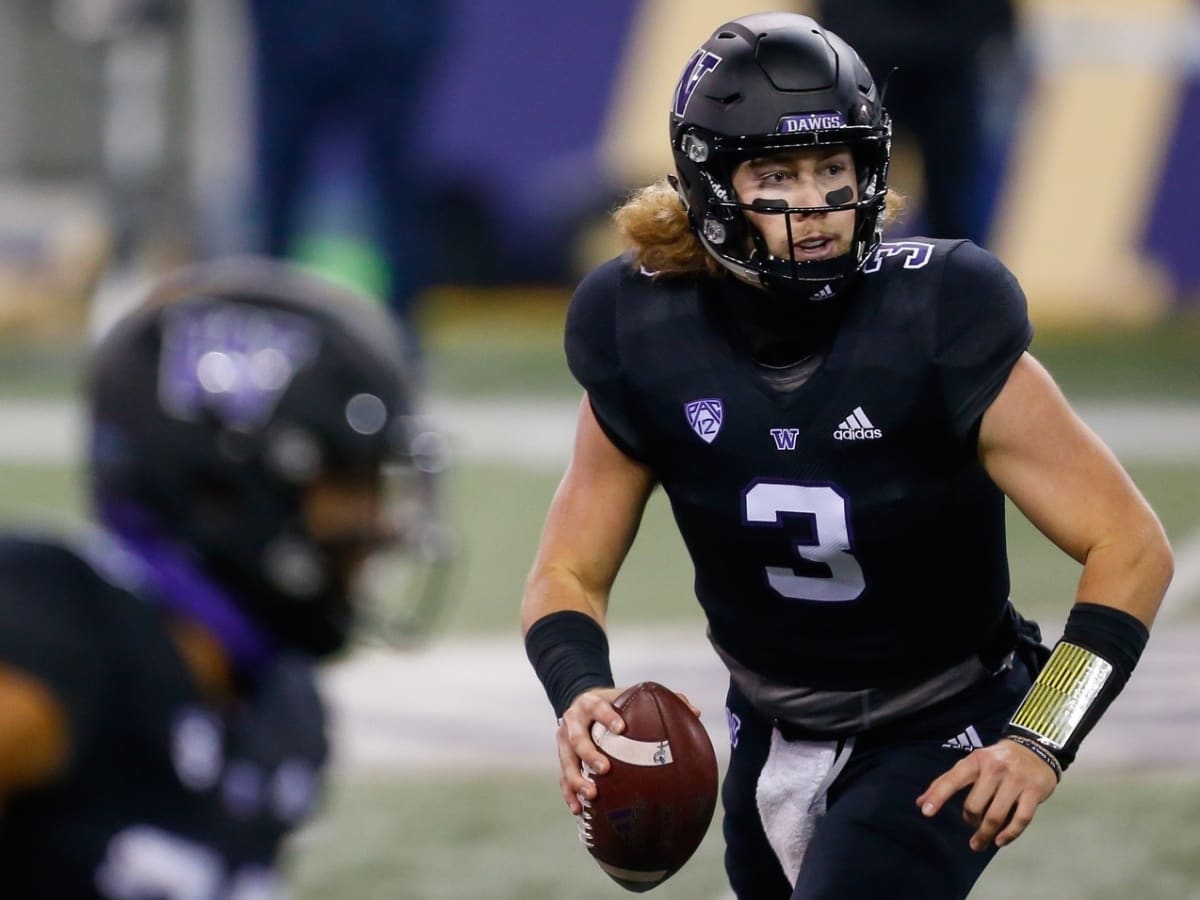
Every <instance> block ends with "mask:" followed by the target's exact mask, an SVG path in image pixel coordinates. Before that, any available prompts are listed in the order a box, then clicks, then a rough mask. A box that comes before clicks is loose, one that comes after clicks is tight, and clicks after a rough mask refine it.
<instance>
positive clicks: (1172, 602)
mask: <svg viewBox="0 0 1200 900" xmlns="http://www.w3.org/2000/svg"><path fill="white" fill-rule="evenodd" d="M1173 549H1174V551H1175V577H1174V578H1172V579H1171V586H1170V587H1169V588H1167V595H1166V597H1164V598H1163V605H1162V611H1161V612H1160V613H1159V617H1160V619H1165V620H1169V619H1173V618H1175V617H1176V616H1177V615H1178V614H1179V612H1180V611H1181V610H1182V609H1183V607H1184V606H1186V605H1187V604H1188V603H1193V602H1195V600H1196V598H1197V597H1200V528H1198V529H1196V530H1195V531H1193V532H1192V533H1191V534H1187V535H1184V537H1183V538H1182V539H1180V540H1176V541H1174V546H1173Z"/></svg>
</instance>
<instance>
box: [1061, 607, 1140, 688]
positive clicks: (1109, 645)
mask: <svg viewBox="0 0 1200 900" xmlns="http://www.w3.org/2000/svg"><path fill="white" fill-rule="evenodd" d="M1062 639H1063V640H1064V641H1069V642H1070V643H1072V644H1075V645H1076V646H1079V647H1083V648H1084V649H1085V650H1091V651H1092V652H1093V653H1095V654H1096V655H1097V656H1102V657H1104V658H1105V659H1107V660H1108V661H1109V662H1110V663H1112V666H1113V675H1114V676H1115V677H1117V678H1119V679H1120V681H1121V685H1122V686H1124V685H1125V682H1126V681H1128V680H1129V676H1130V675H1132V674H1133V667H1134V666H1136V665H1137V662H1138V660H1139V659H1140V658H1141V656H1142V651H1143V650H1145V649H1146V641H1148V640H1149V639H1150V630H1149V629H1148V628H1147V627H1146V626H1145V625H1143V624H1142V622H1141V620H1140V619H1136V618H1134V617H1133V616H1131V615H1130V614H1129V613H1127V612H1125V611H1124V610H1122V609H1116V608H1114V607H1112V606H1101V605H1100V604H1099V603H1076V604H1075V605H1074V606H1073V607H1071V614H1070V615H1069V616H1067V624H1066V627H1065V628H1064V629H1063V636H1062Z"/></svg>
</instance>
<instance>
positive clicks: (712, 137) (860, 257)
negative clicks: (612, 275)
mask: <svg viewBox="0 0 1200 900" xmlns="http://www.w3.org/2000/svg"><path fill="white" fill-rule="evenodd" d="M837 145H845V146H846V147H848V148H849V149H850V151H851V153H852V154H853V156H854V162H855V167H856V169H857V173H858V194H859V196H858V199H857V201H853V202H851V200H850V198H849V197H848V196H847V197H845V198H841V197H837V196H834V195H833V194H831V195H830V196H828V197H827V198H826V203H827V205H826V206H819V207H787V206H786V204H785V203H784V202H783V201H779V205H778V206H771V205H770V202H769V201H767V202H764V201H759V202H758V203H756V204H755V205H753V206H751V205H748V204H745V203H741V202H739V200H738V198H737V196H736V195H735V193H734V190H733V172H734V169H736V168H737V166H738V164H739V163H741V162H744V161H745V160H747V159H752V158H755V157H759V156H765V155H768V154H770V153H773V152H779V151H786V150H793V149H797V148H803V147H820V146H837ZM671 150H672V153H673V154H674V157H675V172H676V179H677V183H676V189H677V190H678V191H679V194H680V197H681V198H682V200H683V203H684V206H685V207H687V211H688V218H689V221H690V223H691V226H692V228H693V229H694V230H695V232H696V234H697V236H698V237H699V239H700V241H701V243H702V244H703V245H704V247H705V249H706V250H707V251H708V252H709V253H710V254H711V255H712V256H713V257H714V258H715V259H716V260H717V262H719V263H720V264H721V265H722V266H724V267H725V268H726V269H728V270H729V271H731V272H733V273H734V274H735V275H737V276H738V277H740V278H741V279H742V280H744V281H747V282H749V283H751V284H756V285H759V286H761V287H764V288H767V289H769V290H772V291H778V292H781V293H786V294H788V295H796V294H803V295H806V296H810V297H811V296H815V297H817V298H819V299H824V298H826V297H829V296H830V295H831V293H833V292H836V291H837V290H838V288H839V287H840V283H841V282H842V281H843V280H844V279H845V278H846V277H847V276H848V275H850V274H852V273H854V272H856V271H858V270H859V269H860V268H862V266H863V265H864V264H865V263H866V260H867V257H868V255H869V254H870V252H871V251H872V250H873V249H874V247H875V246H876V244H878V242H879V240H880V231H881V228H882V225H881V220H880V215H881V213H882V212H883V209H884V203H885V199H886V196H887V176H888V161H889V158H890V154H891V121H890V119H889V117H888V115H887V113H886V111H885V110H884V109H883V107H882V105H881V102H880V95H879V92H878V91H877V90H876V87H875V82H874V80H873V79H872V78H871V74H870V72H869V71H868V70H867V67H866V66H865V65H864V64H863V62H862V60H861V59H860V58H859V56H858V54H857V53H856V52H855V51H854V50H853V48H851V47H850V45H849V44H847V43H846V42H845V41H843V40H842V39H841V38H839V37H838V36H837V35H835V34H833V33H832V32H829V31H826V30H825V29H823V28H822V27H821V26H820V25H819V24H817V23H816V22H815V21H813V20H812V19H810V18H808V17H807V16H801V15H796V14H794V13H783V12H773V13H759V14H756V15H751V16H744V17H743V18H740V19H735V20H733V21H732V22H727V23H726V24H724V25H722V26H721V27H720V28H718V29H717V30H716V31H715V32H713V35H712V36H711V37H710V38H709V39H708V41H706V42H705V43H704V45H703V46H701V47H700V48H699V49H698V50H697V51H696V52H695V53H694V54H693V55H692V58H691V59H690V60H689V61H688V64H687V66H686V67H685V68H684V70H683V75H682V76H681V77H680V79H679V83H678V85H677V86H676V88H675V94H674V98H673V101H672V106H671ZM837 193H840V192H834V194H837ZM851 208H852V209H854V210H855V211H856V223H855V229H854V236H853V240H852V243H851V248H850V251H849V253H847V254H843V255H842V256H839V257H837V258H835V259H829V260H808V261H799V260H797V259H796V258H795V256H794V255H792V257H791V258H790V259H783V258H777V257H774V256H772V255H770V254H769V253H768V252H767V248H766V244H765V241H764V240H763V238H762V236H761V234H759V232H758V230H757V229H755V228H753V227H752V226H751V225H750V224H749V223H748V221H747V220H746V218H745V216H744V214H743V213H744V211H746V210H751V211H753V212H758V213H764V212H765V213H777V214H780V215H788V214H804V213H810V214H811V213H819V212H833V211H837V210H843V209H851ZM826 286H828V288H827V287H826Z"/></svg>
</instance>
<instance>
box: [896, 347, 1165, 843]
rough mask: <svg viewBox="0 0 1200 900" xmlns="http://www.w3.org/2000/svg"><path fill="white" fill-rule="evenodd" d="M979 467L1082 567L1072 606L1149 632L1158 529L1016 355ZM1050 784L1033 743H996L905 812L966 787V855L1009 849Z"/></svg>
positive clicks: (1109, 458)
mask: <svg viewBox="0 0 1200 900" xmlns="http://www.w3.org/2000/svg"><path fill="white" fill-rule="evenodd" d="M979 453H980V458H981V460H982V462H983V464H984V467H985V468H986V469H987V471H988V474H989V475H990V476H991V477H992V479H993V480H994V481H995V482H996V484H997V485H998V486H999V487H1000V488H1001V489H1002V490H1003V491H1004V492H1005V494H1006V495H1008V497H1010V498H1011V499H1012V501H1013V502H1014V503H1015V504H1016V505H1017V507H1018V508H1019V509H1020V510H1021V511H1022V513H1024V514H1025V516H1026V517H1027V518H1028V519H1029V520H1030V521H1031V522H1032V523H1033V524H1034V525H1035V526H1036V527H1037V528H1038V529H1039V530H1040V531H1042V533H1044V534H1045V535H1046V536H1047V537H1048V538H1050V540H1052V541H1053V542H1054V543H1055V544H1056V545H1057V546H1058V547H1059V548H1061V549H1062V550H1063V551H1064V552H1065V553H1067V554H1069V555H1070V556H1071V557H1072V558H1074V559H1075V560H1077V561H1078V562H1080V563H1082V564H1083V574H1082V576H1081V578H1080V580H1079V586H1078V591H1077V595H1076V602H1077V603H1083V604H1095V605H1098V606H1101V607H1109V608H1112V609H1114V610H1118V611H1120V612H1122V613H1126V614H1128V615H1129V616H1131V617H1133V618H1134V619H1136V620H1137V621H1139V622H1141V623H1142V624H1143V625H1144V626H1146V627H1147V628H1148V627H1149V626H1150V625H1151V624H1152V623H1153V621H1154V617H1155V614H1156V612H1157V611H1158V607H1159V605H1160V604H1161V602H1162V597H1163V594H1164V593H1165V591H1166V588H1167V585H1168V583H1169V582H1170V579H1171V574H1172V567H1173V563H1172V557H1171V551H1170V547H1169V545H1168V542H1167V539H1166V536H1165V534H1164V533H1163V529H1162V526H1161V525H1160V523H1159V521H1158V519H1157V517H1156V516H1155V515H1154V512H1153V511H1152V510H1151V509H1150V507H1149V505H1148V504H1147V503H1146V501H1145V500H1144V499H1143V497H1142V496H1141V494H1140V493H1139V492H1138V490H1137V488H1136V487H1135V486H1134V484H1133V482H1132V481H1131V480H1130V479H1129V477H1128V475H1127V474H1126V473H1125V471H1124V470H1123V469H1122V468H1121V466H1120V464H1119V463H1118V462H1117V460H1116V458H1115V457H1114V456H1113V454H1112V452H1111V451H1110V450H1109V449H1108V448H1107V447H1106V446H1105V445H1104V444H1103V442H1101V441H1100V439H1099V438H1097V437H1096V435H1095V434H1094V433H1093V432H1092V431H1091V430H1090V429H1089V428H1088V427H1087V425H1086V424H1084V423H1083V421H1082V420H1080V419H1079V417H1078V416H1077V415H1076V414H1075V413H1074V412H1073V411H1072V409H1071V408H1070V406H1069V404H1068V403H1067V401H1066V399H1065V398H1064V397H1063V395H1062V393H1061V392H1060V391H1059V389H1058V387H1057V386H1056V385H1055V384H1054V381H1053V380H1052V378H1051V377H1050V375H1049V374H1048V373H1047V372H1046V370H1045V369H1044V368H1043V367H1042V366H1041V365H1040V364H1039V363H1038V362H1037V361H1036V360H1035V359H1034V358H1033V357H1032V356H1030V355H1029V354H1028V353H1026V354H1025V355H1024V356H1022V357H1021V359H1020V360H1019V361H1018V362H1017V364H1016V365H1015V366H1014V367H1013V370H1012V372H1011V374H1010V375H1009V378H1008V381H1007V383H1006V385H1005V387H1004V389H1003V390H1002V391H1001V392H1000V394H999V395H998V396H997V398H996V400H995V401H994V402H993V404H992V405H991V406H990V407H989V409H988V411H987V412H986V413H985V414H984V417H983V421H982V424H981V428H980V436H979ZM1060 775H1061V771H1059V767H1058V764H1057V761H1056V760H1055V759H1054V758H1052V754H1049V753H1047V751H1046V750H1045V749H1044V748H1042V747H1041V746H1039V745H1038V744H1037V742H1035V741H1028V740H1023V739H1022V740H1019V742H1018V741H1014V740H1002V741H1000V742H999V743H997V744H994V745H992V746H990V747H985V748H983V749H981V750H977V751H975V752H974V753H972V754H971V755H970V756H968V757H967V758H966V759H964V760H962V761H961V762H960V763H958V764H957V765H956V766H955V767H954V768H953V769H951V770H950V771H949V772H947V773H946V774H945V775H943V776H941V777H940V778H938V779H936V780H935V781H934V782H933V783H932V784H931V785H930V786H929V789H928V790H927V791H926V792H925V793H924V794H922V795H921V797H919V798H918V800H917V803H918V805H919V806H921V808H922V810H923V812H925V814H926V815H934V814H936V812H937V811H938V810H939V809H941V807H942V805H943V804H944V803H945V802H946V801H947V800H948V799H949V798H950V797H951V796H953V795H954V794H956V793H958V792H959V791H960V790H963V789H965V788H967V787H970V791H969V793H968V794H967V797H966V799H965V802H964V812H965V816H966V818H967V821H968V822H969V823H970V824H971V825H972V826H973V827H975V828H976V832H975V834H974V835H973V836H972V838H971V846H972V848H973V849H975V850H983V849H985V848H986V847H988V846H989V845H990V844H991V843H992V841H993V840H994V841H995V843H996V845H997V846H1004V845H1006V844H1009V843H1011V842H1012V841H1014V840H1016V838H1017V837H1018V836H1019V835H1020V834H1021V833H1022V832H1023V831H1024V830H1025V828H1026V827H1027V826H1028V824H1029V823H1030V821H1031V820H1032V819H1033V816H1034V813H1035V811H1036V809H1037V806H1038V804H1040V803H1041V802H1042V801H1044V800H1045V799H1046V798H1047V797H1049V796H1050V794H1051V793H1052V792H1053V791H1054V788H1055V786H1056V785H1057V783H1058V778H1059V776H1060Z"/></svg>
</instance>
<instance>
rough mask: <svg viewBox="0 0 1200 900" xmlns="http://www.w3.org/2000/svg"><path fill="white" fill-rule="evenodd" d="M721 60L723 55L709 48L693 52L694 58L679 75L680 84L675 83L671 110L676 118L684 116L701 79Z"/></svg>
mask: <svg viewBox="0 0 1200 900" xmlns="http://www.w3.org/2000/svg"><path fill="white" fill-rule="evenodd" d="M720 62H721V57H719V56H717V55H716V54H715V53H709V52H708V51H707V50H703V49H701V50H697V51H696V52H695V53H694V54H692V58H691V59H690V60H689V61H688V64H687V65H686V66H685V67H684V69H683V74H682V75H680V76H679V84H677V85H675V101H674V103H672V104H671V112H672V114H673V115H675V117H676V118H682V117H683V114H684V113H685V112H686V111H687V106H688V103H689V102H690V101H691V99H692V94H694V93H696V88H697V87H698V86H699V84H700V81H701V79H703V78H704V76H705V75H707V74H708V73H709V72H711V71H712V70H713V69H715V68H716V67H717V66H718V65H719V64H720Z"/></svg>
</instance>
